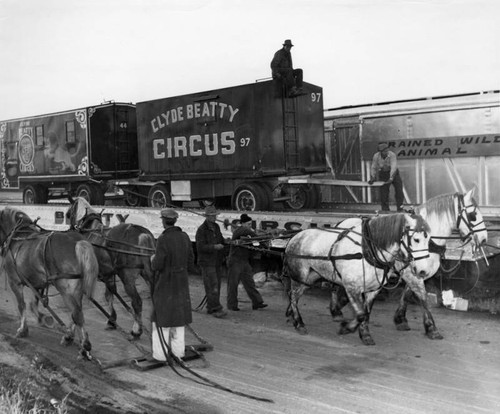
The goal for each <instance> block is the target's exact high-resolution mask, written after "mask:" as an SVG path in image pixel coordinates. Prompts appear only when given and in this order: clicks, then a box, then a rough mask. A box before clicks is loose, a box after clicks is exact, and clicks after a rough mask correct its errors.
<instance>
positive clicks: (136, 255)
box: [66, 197, 156, 338]
mask: <svg viewBox="0 0 500 414" xmlns="http://www.w3.org/2000/svg"><path fill="white" fill-rule="evenodd" d="M70 202H71V207H70V208H69V210H68V211H67V213H66V217H67V218H69V219H70V228H71V229H72V230H76V231H78V232H79V233H81V234H82V235H83V236H84V237H86V238H87V239H88V240H89V241H90V242H91V243H92V245H93V246H94V249H95V253H96V256H97V259H98V261H99V280H101V281H102V282H104V284H105V285H106V291H105V299H106V302H107V304H108V307H109V315H110V316H111V318H110V320H108V322H107V328H108V329H116V319H117V315H116V311H115V309H114V306H113V297H114V296H117V297H118V299H120V301H122V304H123V305H124V306H125V307H126V308H127V310H129V311H130V312H131V313H132V315H133V317H134V323H133V326H132V331H131V332H130V333H131V335H132V337H134V338H139V337H140V336H141V335H142V333H143V321H142V299H141V296H140V295H139V292H137V287H136V280H137V277H138V276H139V275H140V276H141V277H142V278H143V279H144V280H145V281H146V283H147V284H148V286H149V285H150V281H151V280H152V276H153V271H152V269H151V261H150V257H151V255H152V254H153V253H154V251H155V246H156V241H155V238H154V236H153V234H152V233H151V232H150V231H149V230H148V229H146V228H145V227H143V226H139V225H137V224H130V223H120V224H118V225H116V226H113V227H105V226H104V225H103V223H102V217H101V214H102V212H100V213H99V212H97V211H96V210H94V209H93V208H92V207H91V205H90V204H89V203H88V202H87V200H85V199H84V198H82V197H76V198H75V199H72V198H70ZM116 275H118V277H119V278H120V280H121V281H122V283H123V287H124V289H125V292H126V293H127V295H128V296H129V297H130V299H131V301H132V309H130V307H129V306H128V304H126V303H125V302H124V301H123V299H122V298H121V297H120V296H119V295H118V292H117V290H116V282H115V276H116Z"/></svg>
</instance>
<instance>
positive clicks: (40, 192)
mask: <svg viewBox="0 0 500 414" xmlns="http://www.w3.org/2000/svg"><path fill="white" fill-rule="evenodd" d="M47 200H48V193H47V189H46V188H45V187H43V186H41V185H28V186H26V187H25V188H24V191H23V203H24V204H47Z"/></svg>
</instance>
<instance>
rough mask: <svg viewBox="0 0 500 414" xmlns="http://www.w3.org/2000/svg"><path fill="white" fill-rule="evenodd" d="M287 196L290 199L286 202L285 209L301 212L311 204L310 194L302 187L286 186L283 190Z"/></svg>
mask: <svg viewBox="0 0 500 414" xmlns="http://www.w3.org/2000/svg"><path fill="white" fill-rule="evenodd" d="M283 190H284V192H285V195H286V196H289V197H290V199H289V200H287V201H285V207H286V208H288V209H291V210H301V209H303V208H306V207H307V206H308V203H309V193H308V191H307V188H306V187H304V186H302V185H286V186H284V188H283Z"/></svg>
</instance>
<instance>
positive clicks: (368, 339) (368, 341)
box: [361, 336, 375, 345]
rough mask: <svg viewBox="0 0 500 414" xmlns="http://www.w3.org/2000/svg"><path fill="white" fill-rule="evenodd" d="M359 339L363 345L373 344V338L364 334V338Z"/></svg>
mask: <svg viewBox="0 0 500 414" xmlns="http://www.w3.org/2000/svg"><path fill="white" fill-rule="evenodd" d="M361 341H362V342H363V343H364V344H365V345H375V341H374V340H373V338H372V337H371V336H365V337H364V338H361Z"/></svg>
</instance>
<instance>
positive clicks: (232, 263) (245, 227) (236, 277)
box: [227, 213, 267, 311]
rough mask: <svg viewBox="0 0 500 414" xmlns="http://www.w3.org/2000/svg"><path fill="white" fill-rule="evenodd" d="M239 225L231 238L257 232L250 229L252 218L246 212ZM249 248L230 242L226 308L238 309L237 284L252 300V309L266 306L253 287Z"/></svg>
mask: <svg viewBox="0 0 500 414" xmlns="http://www.w3.org/2000/svg"><path fill="white" fill-rule="evenodd" d="M240 223H241V226H240V227H238V228H237V229H236V230H234V233H233V237H232V240H233V241H235V240H241V239H244V238H246V237H255V236H256V235H257V234H256V233H255V230H254V229H252V218H251V217H250V216H248V215H247V214H245V213H244V214H242V215H241V216H240ZM251 253H252V252H251V250H250V249H247V248H246V247H242V246H238V245H237V244H235V243H234V244H231V249H230V251H229V269H228V272H227V308H228V309H229V310H232V311H239V310H240V309H239V308H238V285H239V283H240V280H241V283H242V284H243V287H244V289H245V291H246V292H247V295H248V297H249V298H250V300H251V301H252V309H254V310H256V309H261V308H265V307H267V305H266V304H265V303H264V301H263V300H262V296H261V295H260V292H259V291H258V290H257V288H256V287H255V282H254V280H253V271H252V266H251V265H250V255H251Z"/></svg>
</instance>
